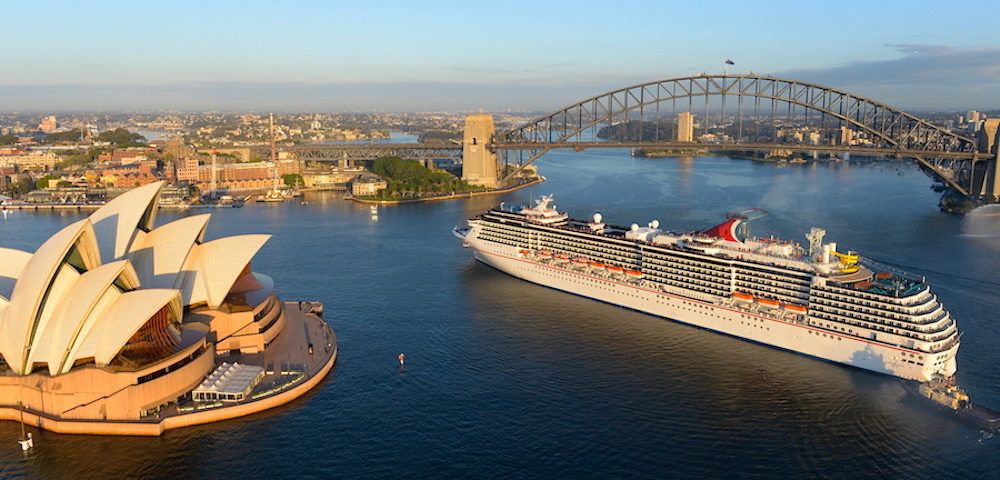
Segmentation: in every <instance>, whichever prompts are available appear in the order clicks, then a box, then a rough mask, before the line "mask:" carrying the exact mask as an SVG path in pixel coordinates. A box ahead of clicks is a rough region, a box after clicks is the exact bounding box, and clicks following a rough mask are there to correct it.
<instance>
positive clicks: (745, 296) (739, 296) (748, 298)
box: [733, 292, 753, 302]
mask: <svg viewBox="0 0 1000 480" xmlns="http://www.w3.org/2000/svg"><path fill="white" fill-rule="evenodd" d="M733 299H734V300H740V301H742V302H752V301H753V295H750V294H749V293H743V292H733Z"/></svg>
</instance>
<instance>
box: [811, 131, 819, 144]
mask: <svg viewBox="0 0 1000 480" xmlns="http://www.w3.org/2000/svg"><path fill="white" fill-rule="evenodd" d="M820 138H821V135H820V134H819V132H809V143H810V144H812V145H819V141H820Z"/></svg>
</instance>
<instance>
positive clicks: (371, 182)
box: [351, 174, 389, 197]
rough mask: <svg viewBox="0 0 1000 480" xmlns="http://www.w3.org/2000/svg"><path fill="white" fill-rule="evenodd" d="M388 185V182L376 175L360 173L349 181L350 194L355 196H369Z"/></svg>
mask: <svg viewBox="0 0 1000 480" xmlns="http://www.w3.org/2000/svg"><path fill="white" fill-rule="evenodd" d="M388 186H389V184H388V183H386V181H385V180H383V179H382V178H381V177H379V176H378V175H373V174H362V175H360V176H358V178H355V179H354V181H353V182H351V194H352V195H354V196H355V197H369V196H372V195H376V194H378V191H379V190H384V189H385V188H387V187H388Z"/></svg>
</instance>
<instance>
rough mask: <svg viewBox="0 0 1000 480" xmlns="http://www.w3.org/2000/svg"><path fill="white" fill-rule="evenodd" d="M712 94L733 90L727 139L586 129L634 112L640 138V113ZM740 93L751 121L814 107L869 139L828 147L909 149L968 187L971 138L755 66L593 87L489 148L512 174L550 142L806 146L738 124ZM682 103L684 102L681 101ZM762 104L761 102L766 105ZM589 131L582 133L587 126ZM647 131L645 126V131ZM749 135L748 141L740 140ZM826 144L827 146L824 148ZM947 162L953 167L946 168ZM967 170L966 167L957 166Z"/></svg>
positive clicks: (954, 183)
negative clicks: (732, 136) (735, 129)
mask: <svg viewBox="0 0 1000 480" xmlns="http://www.w3.org/2000/svg"><path fill="white" fill-rule="evenodd" d="M713 96H719V97H721V98H722V100H721V109H720V115H723V114H725V115H733V113H732V110H733V108H732V105H731V106H730V110H728V111H727V110H726V107H725V102H726V98H727V97H730V98H731V97H734V96H735V97H738V99H737V105H736V113H735V116H738V117H739V133H738V138H737V139H736V142H734V143H733V144H727V143H722V144H705V143H688V144H683V143H680V142H676V141H673V140H670V139H663V140H661V139H659V138H655V139H654V141H652V142H636V141H634V140H630V139H626V138H624V134H623V137H622V138H620V139H618V140H616V139H614V138H611V139H608V140H606V141H602V140H600V139H597V138H596V137H595V136H594V135H593V134H592V132H593V131H594V130H595V129H597V128H599V127H604V126H614V125H620V124H623V123H627V122H629V121H633V120H637V119H638V120H640V122H639V139H640V140H641V139H642V138H644V137H643V132H642V128H643V126H644V123H643V121H642V120H643V119H649V118H650V117H653V118H662V116H663V114H664V112H671V113H672V112H674V111H675V110H676V103H677V100H685V99H686V100H687V103H688V105H687V107H688V108H682V109H681V110H679V111H692V112H693V113H695V114H697V113H698V112H697V111H695V110H694V102H693V100H692V99H693V98H696V97H705V99H704V102H705V109H706V111H707V110H708V97H713ZM744 98H750V99H753V115H754V121H755V122H757V121H759V118H760V116H761V114H760V110H761V103H762V101H764V102H770V109H769V113H770V116H771V120H772V126H773V118H774V115H775V107H776V105H778V106H781V107H785V106H786V105H787V109H788V111H789V114H791V112H792V111H793V106H794V107H798V108H800V109H802V110H803V112H804V113H805V114H806V115H809V112H810V111H812V112H816V113H818V114H819V115H820V116H821V118H820V120H821V121H826V119H825V118H824V116H825V117H829V121H831V122H834V121H836V122H838V123H839V124H840V125H843V126H849V127H850V128H852V130H855V131H861V132H866V133H867V134H868V136H869V137H870V138H871V139H872V140H873V141H874V145H872V146H868V147H851V146H849V145H848V146H843V147H840V148H837V149H834V150H840V151H850V152H859V153H872V154H878V155H894V156H900V157H911V158H914V159H915V160H917V162H919V163H920V164H921V165H922V166H923V167H924V168H925V169H927V170H928V171H929V172H930V173H931V174H932V175H933V176H935V177H937V178H938V179H939V180H941V181H942V182H944V183H946V184H947V185H948V186H949V187H951V188H952V189H953V190H955V191H956V192H958V193H960V194H961V195H963V196H969V194H970V188H969V187H968V186H967V185H962V184H961V183H968V182H962V181H961V178H960V177H961V176H962V175H960V174H961V173H962V172H960V171H959V169H955V168H953V167H954V165H955V159H962V160H967V159H968V160H972V162H971V164H972V170H974V166H975V161H976V159H977V158H978V156H977V154H976V152H977V145H976V141H975V140H974V139H972V138H969V137H965V136H962V135H958V134H956V133H953V132H951V131H948V130H946V129H944V128H942V127H940V126H937V125H934V124H932V123H930V122H928V121H927V120H924V119H921V118H919V117H916V116H914V115H911V114H909V113H906V112H904V111H902V110H899V109H897V108H894V107H891V106H889V105H886V104H884V103H881V102H878V101H875V100H872V99H870V98H867V97H864V96H861V95H856V94H853V93H849V92H845V91H842V90H838V89H834V88H830V87H826V86H823V85H818V84H814V83H808V82H800V81H795V80H788V79H782V78H777V77H771V76H763V75H755V74H701V75H697V76H690V77H680V78H671V79H667V80H658V81H654V82H648V83H642V84H638V85H632V86H629V87H625V88H621V89H618V90H614V91H611V92H607V93H603V94H600V95H596V96H593V97H590V98H587V99H585V100H581V101H579V102H576V103H573V104H570V105H567V106H565V107H563V108H561V109H559V110H557V111H555V112H552V113H549V114H547V115H544V116H541V117H538V118H536V119H534V120H532V121H530V122H528V123H526V124H523V125H521V126H518V127H515V128H513V129H510V130H507V131H503V132H498V133H496V134H495V135H494V137H493V140H492V142H491V145H490V148H492V149H494V151H498V152H501V151H502V152H503V153H504V156H505V160H506V161H508V162H510V158H509V157H508V155H507V154H508V153H516V154H518V155H519V156H520V158H519V159H518V160H519V161H517V162H516V163H519V164H520V165H519V166H518V167H517V169H515V170H514V171H512V172H510V173H509V174H508V175H506V178H510V177H512V176H514V175H515V174H516V173H517V172H518V171H520V170H521V169H523V168H524V167H525V166H527V165H529V164H531V163H532V162H534V161H535V160H536V159H538V158H539V157H541V156H542V155H543V154H545V153H546V152H548V151H549V150H551V149H553V148H566V147H573V148H587V147H588V146H595V147H596V146H601V147H611V146H622V147H624V146H643V145H645V144H649V145H650V146H655V145H664V146H670V147H678V148H683V147H684V146H687V147H688V148H702V149H704V148H711V149H727V148H728V149H734V148H733V147H736V146H739V147H740V148H750V149H753V148H755V147H756V148H757V149H765V148H787V147H792V146H794V147H796V148H799V149H801V150H812V149H813V148H809V147H810V145H801V144H797V145H789V144H787V143H786V144H778V143H777V142H770V143H768V142H762V141H761V139H760V138H758V137H755V136H753V135H752V134H751V132H746V135H745V134H744V132H743V128H742V125H743V118H744V115H746V117H747V118H750V115H751V112H750V106H749V105H747V106H746V107H744ZM665 102H671V109H670V110H666V109H665V108H661V106H663V104H664V103H665ZM682 107H683V105H682ZM765 107H767V105H765ZM656 128H657V130H658V131H657V132H656V134H657V136H658V135H659V123H657V124H656ZM588 132H591V135H590V136H588V135H587V133H588ZM647 133H648V132H647ZM745 137H751V139H750V141H744V138H745ZM823 149H825V150H831V148H829V146H826V148H823ZM928 158H932V159H934V158H942V159H949V160H951V161H952V163H950V164H945V163H943V162H941V161H936V160H928ZM949 165H951V166H952V168H949ZM960 170H963V171H964V174H965V175H968V174H969V171H968V170H969V167H968V165H966V166H965V167H963V168H962V169H960Z"/></svg>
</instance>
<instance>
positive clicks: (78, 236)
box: [0, 220, 100, 373]
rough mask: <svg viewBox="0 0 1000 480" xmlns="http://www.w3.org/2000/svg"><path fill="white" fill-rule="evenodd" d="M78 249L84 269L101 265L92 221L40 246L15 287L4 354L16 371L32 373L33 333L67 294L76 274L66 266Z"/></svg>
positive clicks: (0, 343) (1, 338)
mask: <svg viewBox="0 0 1000 480" xmlns="http://www.w3.org/2000/svg"><path fill="white" fill-rule="evenodd" d="M74 248H75V249H76V252H77V253H78V255H79V257H78V258H79V260H80V261H82V263H83V266H84V267H87V268H94V267H97V266H98V265H100V252H99V251H98V249H97V241H96V239H95V238H94V230H93V228H92V227H91V225H90V222H89V221H88V220H80V221H79V222H76V223H74V224H72V225H69V226H67V227H65V228H63V229H62V230H60V231H59V232H58V233H56V234H55V235H53V236H52V237H50V238H49V239H48V240H47V241H46V242H45V243H43V244H42V246H40V247H38V250H37V251H35V254H34V255H33V256H32V257H31V259H30V260H28V262H27V263H26V264H25V266H24V269H23V270H22V272H21V275H20V277H18V279H17V283H15V284H14V290H13V292H11V297H10V305H8V306H7V310H6V312H5V313H4V318H3V323H2V327H3V331H2V332H0V354H3V357H4V360H5V361H6V362H7V364H8V365H10V367H11V369H12V370H14V371H15V372H24V373H26V372H27V371H30V365H25V362H27V359H28V351H29V349H30V347H31V345H32V341H33V338H34V335H33V333H34V331H35V330H36V327H37V326H38V322H39V321H40V320H41V321H44V320H43V319H42V318H41V316H42V313H43V307H44V306H45V305H44V304H47V303H49V302H57V301H58V300H59V299H60V298H62V296H63V295H65V294H66V291H65V290H64V288H65V284H66V282H67V281H68V280H67V277H68V276H72V274H71V273H70V272H69V270H67V269H65V268H63V266H64V265H66V261H67V257H68V256H69V255H70V253H71V250H73V249H74ZM71 268H72V267H71ZM57 279H58V280H59V282H56V280H57ZM53 287H55V288H53ZM43 302H44V304H43Z"/></svg>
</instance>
